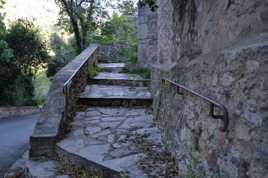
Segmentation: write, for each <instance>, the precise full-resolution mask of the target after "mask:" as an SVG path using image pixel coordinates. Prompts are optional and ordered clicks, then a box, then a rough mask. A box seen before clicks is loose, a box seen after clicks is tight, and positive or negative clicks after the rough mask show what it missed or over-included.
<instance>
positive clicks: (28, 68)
mask: <svg viewBox="0 0 268 178" xmlns="http://www.w3.org/2000/svg"><path fill="white" fill-rule="evenodd" d="M5 41H6V42H7V43H8V45H9V47H10V48H12V49H13V52H14V58H15V61H16V62H15V64H16V65H17V67H19V68H20V69H21V70H22V72H23V73H25V74H28V75H32V74H33V73H34V69H36V68H37V67H39V65H40V64H43V63H45V62H47V60H48V58H49V55H48V52H47V46H46V43H45V42H44V41H43V40H42V36H41V34H40V31H39V30H38V28H36V27H35V26H34V24H33V23H32V22H29V21H28V20H22V19H19V20H18V21H16V22H14V23H13V24H11V27H10V28H9V29H8V31H7V34H6V35H5Z"/></svg>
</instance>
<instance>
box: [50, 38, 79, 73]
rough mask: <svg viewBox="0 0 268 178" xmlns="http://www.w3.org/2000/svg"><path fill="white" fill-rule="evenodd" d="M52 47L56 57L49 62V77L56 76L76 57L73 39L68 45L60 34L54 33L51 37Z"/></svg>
mask: <svg viewBox="0 0 268 178" xmlns="http://www.w3.org/2000/svg"><path fill="white" fill-rule="evenodd" d="M50 46H51V50H52V51H53V52H54V54H55V55H54V56H53V57H51V58H50V60H49V61H48V69H47V76H48V77H51V76H54V75H55V74H56V73H57V72H58V71H59V70H60V69H61V68H62V67H64V66H65V65H66V64H67V63H68V62H69V61H71V60H72V59H73V58H74V57H75V56H76V49H75V44H74V39H73V38H71V39H70V40H69V41H68V42H67V43H66V42H65V41H63V40H62V38H61V37H60V36H59V35H58V34H56V33H54V34H52V35H51V37H50Z"/></svg>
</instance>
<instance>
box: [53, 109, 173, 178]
mask: <svg viewBox="0 0 268 178" xmlns="http://www.w3.org/2000/svg"><path fill="white" fill-rule="evenodd" d="M152 117H153V116H152V115H151V112H150V110H148V109H129V108H101V107H94V108H90V109H87V110H86V111H85V112H79V113H77V116H76V117H75V119H74V122H73V123H72V130H71V132H70V134H69V135H67V137H66V138H65V139H64V140H62V141H61V142H59V143H58V144H57V145H58V146H59V147H60V148H61V149H63V150H66V151H68V152H69V153H72V154H75V155H78V156H80V157H82V158H85V159H86V160H88V161H90V162H94V163H95V164H98V165H99V166H100V167H104V168H108V169H111V170H113V171H115V172H118V173H119V172H123V173H125V174H126V175H128V176H129V177H133V178H136V177H139V178H143V177H159V178H160V177H165V175H166V174H167V171H168V170H167V169H168V168H170V167H168V166H171V165H170V163H171V162H169V160H168V158H167V157H168V154H167V153H166V152H165V150H164V146H163V144H162V141H161V135H160V130H159V129H158V128H157V127H156V126H155V124H154V123H153V119H152ZM104 168H103V169H104ZM169 171H170V172H171V173H170V177H172V175H173V176H174V175H176V174H175V173H176V172H175V171H174V172H173V173H172V170H171V169H169Z"/></svg>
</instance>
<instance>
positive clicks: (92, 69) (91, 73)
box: [88, 65, 101, 78]
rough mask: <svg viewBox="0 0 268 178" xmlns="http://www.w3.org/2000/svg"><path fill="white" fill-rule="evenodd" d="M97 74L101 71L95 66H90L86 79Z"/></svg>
mask: <svg viewBox="0 0 268 178" xmlns="http://www.w3.org/2000/svg"><path fill="white" fill-rule="evenodd" d="M99 72H101V69H100V68H99V67H98V66H96V65H92V66H90V67H89V69H88V77H89V78H93V77H95V76H97V75H98V73H99Z"/></svg>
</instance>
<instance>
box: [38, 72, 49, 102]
mask: <svg viewBox="0 0 268 178" xmlns="http://www.w3.org/2000/svg"><path fill="white" fill-rule="evenodd" d="M50 83H51V82H50V80H49V78H47V76H46V72H45V70H43V71H41V72H38V73H37V74H36V76H35V78H34V100H35V103H36V104H37V105H38V106H40V105H43V104H44V101H45V96H46V94H47V93H48V90H49V86H50Z"/></svg>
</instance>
